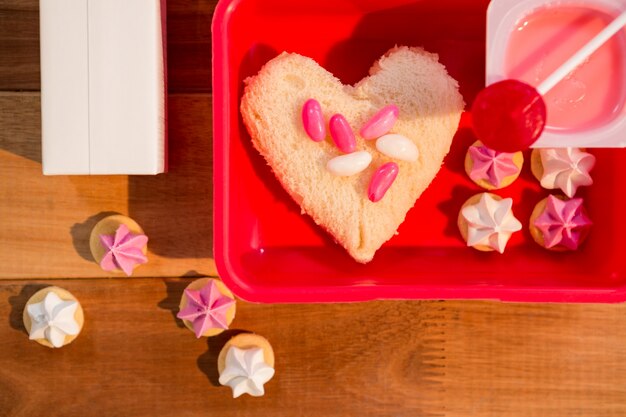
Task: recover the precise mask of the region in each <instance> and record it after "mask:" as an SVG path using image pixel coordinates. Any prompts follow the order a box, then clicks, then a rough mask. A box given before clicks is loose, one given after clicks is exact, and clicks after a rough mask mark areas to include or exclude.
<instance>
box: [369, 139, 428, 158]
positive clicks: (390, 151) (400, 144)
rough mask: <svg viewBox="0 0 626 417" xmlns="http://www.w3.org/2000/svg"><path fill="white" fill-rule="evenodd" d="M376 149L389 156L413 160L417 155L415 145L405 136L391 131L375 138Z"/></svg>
mask: <svg viewBox="0 0 626 417" xmlns="http://www.w3.org/2000/svg"><path fill="white" fill-rule="evenodd" d="M376 149H378V151H379V152H380V153H382V154H384V155H387V156H388V157H390V158H394V159H399V160H401V161H407V162H415V161H417V158H418V156H419V151H418V150H417V146H415V144H414V143H413V142H411V140H410V139H409V138H407V137H406V136H402V135H398V134H395V133H391V134H389V135H385V136H382V137H380V138H378V139H377V140H376Z"/></svg>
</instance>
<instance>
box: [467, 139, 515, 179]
mask: <svg viewBox="0 0 626 417" xmlns="http://www.w3.org/2000/svg"><path fill="white" fill-rule="evenodd" d="M515 155H516V153H515V152H513V153H509V152H500V151H495V150H493V149H490V148H488V147H486V146H485V145H483V144H482V143H481V142H476V143H474V144H473V145H472V146H470V147H469V149H468V156H469V158H470V159H471V161H472V164H471V169H470V170H469V172H468V175H469V177H470V178H471V179H472V181H474V182H476V183H479V182H480V181H486V182H488V183H489V184H490V185H492V186H493V187H494V188H500V187H502V183H503V181H504V179H505V178H506V177H510V176H512V175H518V174H519V173H520V170H521V167H519V166H517V165H516V164H515V161H514V159H513V158H514V157H515Z"/></svg>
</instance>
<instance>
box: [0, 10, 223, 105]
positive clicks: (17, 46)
mask: <svg viewBox="0 0 626 417" xmlns="http://www.w3.org/2000/svg"><path fill="white" fill-rule="evenodd" d="M216 4H217V0H168V1H167V49H168V87H169V90H170V91H172V92H192V91H193V92H203V93H208V92H210V91H211V19H212V17H213V10H214V9H215V5H216ZM38 5H39V0H2V1H0V91H2V90H4V91H18V90H27V91H38V90H39V85H40V84H39V83H40V79H39V6H38Z"/></svg>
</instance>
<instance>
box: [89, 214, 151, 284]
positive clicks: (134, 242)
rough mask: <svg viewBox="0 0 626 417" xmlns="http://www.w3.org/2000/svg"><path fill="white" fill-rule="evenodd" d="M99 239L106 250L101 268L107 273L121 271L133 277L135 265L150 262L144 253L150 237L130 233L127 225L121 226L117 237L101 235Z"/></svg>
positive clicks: (116, 233) (117, 231)
mask: <svg viewBox="0 0 626 417" xmlns="http://www.w3.org/2000/svg"><path fill="white" fill-rule="evenodd" d="M99 237H100V242H101V243H102V245H103V246H104V248H105V249H106V253H105V254H104V257H103V258H102V260H101V261H100V267H101V268H102V269H104V270H105V271H115V270H117V269H121V270H122V271H124V273H125V274H126V275H127V276H131V275H132V273H133V269H134V268H135V265H138V264H145V263H146V262H148V258H147V257H146V254H145V253H144V252H143V250H144V248H145V246H146V244H147V243H148V237H147V236H146V235H142V234H132V233H130V230H129V229H128V227H127V226H126V225H125V224H120V226H119V227H118V228H117V230H116V231H115V235H100V236H99Z"/></svg>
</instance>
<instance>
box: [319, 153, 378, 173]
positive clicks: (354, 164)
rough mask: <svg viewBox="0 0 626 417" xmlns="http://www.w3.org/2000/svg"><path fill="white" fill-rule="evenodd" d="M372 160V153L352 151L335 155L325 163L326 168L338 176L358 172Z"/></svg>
mask: <svg viewBox="0 0 626 417" xmlns="http://www.w3.org/2000/svg"><path fill="white" fill-rule="evenodd" d="M371 162H372V155H370V154H369V152H367V151H358V152H352V153H349V154H347V155H341V156H337V157H335V158H333V159H331V160H330V161H328V163H327V164H326V169H328V170H329V171H330V172H331V173H333V174H335V175H337V176H339V177H349V176H350V175H354V174H358V173H359V172H361V171H363V170H364V169H365V168H367V167H368V166H369V164H370V163H371Z"/></svg>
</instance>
